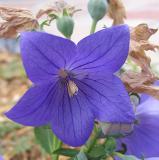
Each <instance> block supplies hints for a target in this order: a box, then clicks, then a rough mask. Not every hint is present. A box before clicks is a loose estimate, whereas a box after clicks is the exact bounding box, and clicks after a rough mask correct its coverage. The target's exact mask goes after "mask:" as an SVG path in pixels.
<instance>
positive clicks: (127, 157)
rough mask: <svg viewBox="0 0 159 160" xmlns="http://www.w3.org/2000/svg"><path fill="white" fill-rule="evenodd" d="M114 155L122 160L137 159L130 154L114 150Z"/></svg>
mask: <svg viewBox="0 0 159 160" xmlns="http://www.w3.org/2000/svg"><path fill="white" fill-rule="evenodd" d="M115 155H116V156H118V157H119V158H121V159H122V160H137V158H136V157H135V156H132V155H124V154H121V153H118V152H115Z"/></svg>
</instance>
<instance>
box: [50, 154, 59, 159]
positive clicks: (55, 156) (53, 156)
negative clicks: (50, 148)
mask: <svg viewBox="0 0 159 160" xmlns="http://www.w3.org/2000/svg"><path fill="white" fill-rule="evenodd" d="M51 159H52V160H58V159H59V155H55V154H53V155H51Z"/></svg>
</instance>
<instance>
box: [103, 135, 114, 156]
mask: <svg viewBox="0 0 159 160" xmlns="http://www.w3.org/2000/svg"><path fill="white" fill-rule="evenodd" d="M115 149H116V141H115V139H114V138H113V137H108V138H107V140H106V142H105V152H106V154H107V155H111V154H112V153H113V152H114V151H115Z"/></svg>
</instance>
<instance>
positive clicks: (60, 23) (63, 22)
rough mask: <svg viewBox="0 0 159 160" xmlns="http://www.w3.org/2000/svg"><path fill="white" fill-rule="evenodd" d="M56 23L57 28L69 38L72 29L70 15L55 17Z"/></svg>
mask: <svg viewBox="0 0 159 160" xmlns="http://www.w3.org/2000/svg"><path fill="white" fill-rule="evenodd" d="M56 25H57V28H58V30H59V31H60V32H61V33H62V34H63V35H64V36H65V37H67V38H70V37H71V35H72V33H73V29H74V21H73V19H72V17H71V16H67V15H66V16H65V15H64V16H62V17H59V18H57V20H56Z"/></svg>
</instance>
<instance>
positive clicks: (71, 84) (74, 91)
mask: <svg viewBox="0 0 159 160" xmlns="http://www.w3.org/2000/svg"><path fill="white" fill-rule="evenodd" d="M67 89H68V94H69V96H70V97H73V96H74V95H77V93H78V87H77V85H76V84H75V83H74V82H73V81H70V80H69V81H68V84H67Z"/></svg>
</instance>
